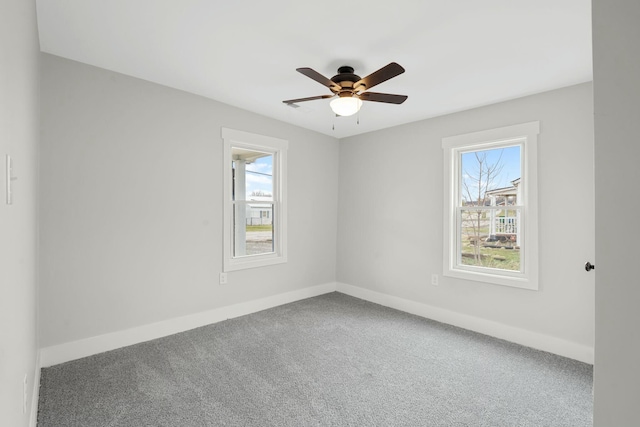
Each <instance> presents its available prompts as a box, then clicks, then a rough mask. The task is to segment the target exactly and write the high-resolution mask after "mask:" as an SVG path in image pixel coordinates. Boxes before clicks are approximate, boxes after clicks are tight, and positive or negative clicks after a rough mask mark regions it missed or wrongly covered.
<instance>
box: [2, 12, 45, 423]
mask: <svg viewBox="0 0 640 427" xmlns="http://www.w3.org/2000/svg"><path fill="white" fill-rule="evenodd" d="M39 50H40V49H39V46H38V32H37V29H36V13H35V2H32V1H24V0H8V1H3V2H2V6H0V52H1V55H0V156H1V158H0V162H1V163H0V171H2V174H1V175H2V176H1V177H0V186H1V187H0V425H3V426H12V427H14V426H15V427H20V426H26V425H28V423H29V412H30V410H31V407H30V405H31V404H30V399H31V393H32V390H33V383H34V373H35V367H36V353H37V348H38V346H37V332H36V308H37V307H36V296H37V292H36V272H37V268H36V254H37V251H36V242H37V234H36V231H37V218H36V214H37V208H36V195H37V191H36V184H37V145H38V137H39V135H38V121H39V118H38V111H39V107H38V58H39ZM7 154H10V155H11V156H12V157H13V163H14V176H16V177H17V178H18V179H17V181H14V182H13V184H14V185H13V187H14V204H13V205H11V206H8V205H7V204H6V203H5V183H6V179H5V176H6V173H5V155H7ZM25 374H26V375H27V397H28V402H29V405H28V407H27V413H26V414H23V412H22V396H23V378H24V375H25Z"/></svg>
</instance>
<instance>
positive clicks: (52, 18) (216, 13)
mask: <svg viewBox="0 0 640 427" xmlns="http://www.w3.org/2000/svg"><path fill="white" fill-rule="evenodd" d="M37 12H38V27H39V31H40V46H41V50H42V51H43V52H47V53H51V54H54V55H58V56H62V57H65V58H69V59H73V60H76V61H80V62H83V63H87V64H91V65H95V66H98V67H101V68H105V69H108V70H113V71H117V72H119V73H123V74H127V75H130V76H134V77H138V78H141V79H145V80H148V81H152V82H155V83H159V84H162V85H166V86H170V87H173V88H177V89H181V90H185V91H187V92H192V93H195V94H199V95H202V96H205V97H208V98H212V99H215V100H218V101H221V102H224V103H226V104H230V105H233V106H236V107H240V108H243V109H245V110H249V111H253V112H256V113H259V114H263V115H265V116H268V117H272V118H275V119H278V120H282V121H285V122H289V123H292V124H295V125H298V126H302V127H304V128H308V129H312V130H315V131H318V132H321V133H324V134H327V135H331V136H335V137H337V138H342V137H346V136H350V135H356V134H360V133H364V132H369V131H373V130H377V129H382V128H387V127H391V126H395V125H399V124H402V123H408V122H413V121H416V120H421V119H425V118H429V117H434V116H438V115H442V114H447V113H451V112H455V111H461V110H466V109H469V108H473V107H477V106H481V105H487V104H492V103H495V102H499V101H504V100H507V99H513V98H517V97H520V96H524V95H529V94H533V93H538V92H543V91H546V90H551V89H556V88H559V87H563V86H568V85H572V84H577V83H581V82H585V81H589V80H591V79H592V66H591V2H590V0H536V1H531V0H484V1H479V0H394V1H385V2H382V1H376V0H366V1H364V0H356V1H344V0H343V1H337V0H324V1H315V2H310V1H304V0H271V1H267V0H262V1H260V0H251V1H242V0H236V1H221V0H206V1H205V0H108V1H105V0H38V1H37ZM392 61H395V62H398V63H399V64H400V65H402V66H403V67H404V68H405V69H406V72H405V73H404V74H401V75H400V76H398V77H396V78H394V79H392V80H389V81H387V82H384V83H382V84H380V85H379V86H376V88H375V89H374V91H375V92H386V93H396V94H401V95H408V96H409V98H408V100H407V101H406V102H405V103H404V104H402V105H388V104H381V103H376V102H365V104H364V105H363V107H362V109H361V112H360V114H359V119H360V124H357V117H356V116H352V117H338V118H336V117H334V116H333V115H332V113H331V110H330V109H329V100H319V101H309V102H304V103H300V104H299V105H300V108H298V109H294V108H291V107H287V106H286V105H284V104H283V103H282V100H285V99H292V98H302V97H306V96H314V95H324V94H330V92H329V90H328V89H327V88H326V87H324V86H322V85H320V84H319V83H317V82H315V81H313V80H311V79H309V78H308V77H305V76H303V75H302V74H299V73H297V72H296V71H295V69H296V68H299V67H310V68H313V69H314V70H316V71H318V72H320V73H321V74H324V75H325V76H326V77H328V78H331V77H332V76H333V75H334V74H336V72H337V68H338V67H339V66H341V65H350V66H352V67H354V68H355V73H356V74H358V75H360V76H361V77H364V76H366V75H368V74H370V73H371V72H373V71H375V70H377V69H379V68H381V67H382V66H384V65H386V64H388V63H389V62H392ZM334 125H335V130H332V127H333V126H334Z"/></svg>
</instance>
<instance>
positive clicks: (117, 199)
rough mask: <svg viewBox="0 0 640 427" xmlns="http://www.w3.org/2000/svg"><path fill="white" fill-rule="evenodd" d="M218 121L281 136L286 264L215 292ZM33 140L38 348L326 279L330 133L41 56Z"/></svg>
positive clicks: (330, 231)
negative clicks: (37, 180)
mask: <svg viewBox="0 0 640 427" xmlns="http://www.w3.org/2000/svg"><path fill="white" fill-rule="evenodd" d="M222 126H224V127H229V128H233V129H239V130H243V131H247V132H254V133H259V134H263V135H267V136H273V137H277V138H283V139H287V140H289V151H288V157H289V158H288V166H289V171H288V175H289V180H288V194H289V210H288V215H289V217H288V218H289V229H288V232H289V247H288V249H289V257H288V259H289V261H288V262H287V263H286V264H280V265H276V266H270V267H265V268H259V269H250V270H244V271H238V272H231V273H229V284H227V285H222V286H221V285H219V284H218V283H219V279H218V274H219V273H220V271H221V269H222V232H223V230H222V225H221V224H222V158H221V156H222V140H221V138H220V128H221V127H222ZM42 135H43V138H42V148H41V187H42V191H41V205H42V209H41V227H42V233H41V258H42V259H41V299H42V300H43V301H44V302H45V303H43V304H42V308H41V328H42V330H41V334H42V346H43V347H47V346H51V345H55V344H61V343H65V342H69V341H73V340H78V339H81V338H87V337H91V336H95V335H100V334H104V333H108V332H114V331H120V330H123V329H127V328H132V327H136V326H141V325H145V324H148V323H152V322H156V321H161V320H166V319H171V318H174V317H178V316H181V315H188V314H192V313H197V312H201V311H205V310H209V309H213V308H217V307H222V306H227V305H230V304H235V303H239V302H244V301H249V300H253V299H257V298H261V297H267V296H271V295H275V294H278V293H282V292H287V291H292V290H296V289H302V288H305V287H308V286H312V285H318V284H323V283H328V282H333V281H334V280H335V263H336V260H335V247H336V227H337V219H336V212H337V189H338V141H337V140H336V139H334V138H331V137H327V136H324V135H321V134H318V133H315V132H312V131H308V130H303V129H301V128H298V127H295V126H291V125H288V124H285V123H282V122H278V121H275V120H272V119H268V118H265V117H262V116H259V115H256V114H252V113H249V112H246V111H243V110H240V109H236V108H233V107H230V106H227V105H224V104H221V103H218V102H215V101H212V100H209V99H205V98H202V97H198V96H195V95H191V94H188V93H185V92H181V91H178V90H174V89H170V88H167V87H163V86H159V85H156V84H153V83H149V82H145V81H142V80H138V79H135V78H131V77H127V76H124V75H121V74H117V73H113V72H109V71H107V70H104V69H99V68H95V67H91V66H87V65H83V64H80V63H77V62H73V61H69V60H65V59H62V58H59V57H55V56H50V55H43V56H42ZM318 207H321V208H318Z"/></svg>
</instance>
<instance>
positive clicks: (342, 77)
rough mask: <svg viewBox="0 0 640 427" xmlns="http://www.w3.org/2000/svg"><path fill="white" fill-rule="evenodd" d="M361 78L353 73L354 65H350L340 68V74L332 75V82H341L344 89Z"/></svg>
mask: <svg viewBox="0 0 640 427" xmlns="http://www.w3.org/2000/svg"><path fill="white" fill-rule="evenodd" d="M360 80H361V78H360V76H358V75H356V74H353V67H349V66H348V65H345V66H342V67H340V68H338V74H336V75H335V76H333V77H331V81H332V82H334V83H337V84H339V85H340V86H341V87H342V88H344V89H347V88H349V89H350V88H352V87H353V84H354V83H355V82H357V81H360Z"/></svg>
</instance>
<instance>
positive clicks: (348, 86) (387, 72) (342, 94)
mask: <svg viewBox="0 0 640 427" xmlns="http://www.w3.org/2000/svg"><path fill="white" fill-rule="evenodd" d="M296 71H297V72H299V73H301V74H304V75H305V76H307V77H309V78H310V79H313V80H315V81H317V82H318V83H320V84H321V85H323V86H326V87H328V88H329V90H330V91H331V92H333V94H332V95H319V96H311V97H308V98H298V99H288V100H286V101H282V102H284V103H285V104H287V105H291V104H296V103H298V102H304V101H313V100H316V99H327V98H333V97H335V96H338V97H337V98H336V99H334V100H333V101H331V103H330V106H331V109H332V110H333V112H334V113H336V114H337V115H338V116H351V115H353V114H355V113H357V112H358V111H359V110H360V107H361V106H362V101H373V102H384V103H387V104H402V103H403V102H404V101H406V100H407V96H406V95H393V94H390V93H378V92H366V91H367V90H369V89H371V88H372V87H374V86H376V85H378V84H380V83H382V82H386V81H387V80H389V79H391V78H393V77H396V76H398V75H400V74H402V73H404V68H402V67H401V66H400V65H398V64H396V63H395V62H392V63H390V64H389V65H386V66H384V67H382V68H380V69H379V70H378V71H375V72H373V73H371V74H369V75H368V76H367V77H364V78H360V76H358V75H355V74H353V67H349V66H346V65H345V66H343V67H340V68H338V74H336V75H335V76H333V77H331V79H328V78H326V77H325V76H323V75H322V74H320V73H318V72H317V71H315V70H312V69H311V68H297V69H296Z"/></svg>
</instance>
